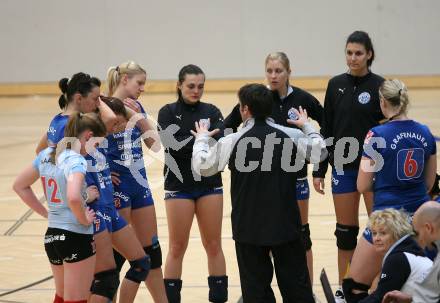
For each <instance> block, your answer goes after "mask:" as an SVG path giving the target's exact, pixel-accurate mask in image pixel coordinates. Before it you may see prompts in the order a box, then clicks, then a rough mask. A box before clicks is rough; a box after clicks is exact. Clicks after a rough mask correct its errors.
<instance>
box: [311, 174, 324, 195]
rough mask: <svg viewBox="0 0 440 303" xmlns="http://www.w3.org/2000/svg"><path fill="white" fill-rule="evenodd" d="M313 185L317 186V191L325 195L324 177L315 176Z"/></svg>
mask: <svg viewBox="0 0 440 303" xmlns="http://www.w3.org/2000/svg"><path fill="white" fill-rule="evenodd" d="M313 187H314V188H315V191H316V192H318V193H320V194H321V195H323V194H324V187H325V184H324V178H313Z"/></svg>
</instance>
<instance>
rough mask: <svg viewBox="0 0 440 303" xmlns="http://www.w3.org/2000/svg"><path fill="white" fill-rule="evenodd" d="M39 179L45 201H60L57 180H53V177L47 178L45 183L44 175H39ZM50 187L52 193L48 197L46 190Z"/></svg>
mask: <svg viewBox="0 0 440 303" xmlns="http://www.w3.org/2000/svg"><path fill="white" fill-rule="evenodd" d="M41 181H42V183H43V189H44V195H45V196H46V199H47V202H51V203H60V202H61V200H60V199H59V198H58V195H57V194H58V184H57V181H55V179H53V178H49V180H47V184H46V177H45V176H41ZM48 187H49V188H50V189H51V190H52V193H51V195H50V199H49V197H48V196H47V194H48V192H47V188H48Z"/></svg>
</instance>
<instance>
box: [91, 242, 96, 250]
mask: <svg viewBox="0 0 440 303" xmlns="http://www.w3.org/2000/svg"><path fill="white" fill-rule="evenodd" d="M90 245H92V252H93V253H96V243H95V240H93V241H92V243H90Z"/></svg>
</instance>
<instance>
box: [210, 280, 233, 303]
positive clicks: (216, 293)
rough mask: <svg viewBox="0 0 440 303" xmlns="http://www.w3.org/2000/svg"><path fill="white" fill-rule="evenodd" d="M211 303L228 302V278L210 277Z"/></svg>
mask: <svg viewBox="0 0 440 303" xmlns="http://www.w3.org/2000/svg"><path fill="white" fill-rule="evenodd" d="M208 285H209V302H214V303H224V302H227V301H228V276H209V277H208Z"/></svg>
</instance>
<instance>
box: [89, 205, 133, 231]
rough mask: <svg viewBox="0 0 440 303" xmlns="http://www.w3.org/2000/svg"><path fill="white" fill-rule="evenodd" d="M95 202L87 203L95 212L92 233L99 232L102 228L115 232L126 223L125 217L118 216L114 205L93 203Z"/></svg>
mask: <svg viewBox="0 0 440 303" xmlns="http://www.w3.org/2000/svg"><path fill="white" fill-rule="evenodd" d="M94 204H96V203H91V204H89V207H90V208H92V209H93V210H94V211H95V213H96V216H95V221H94V222H93V233H94V234H95V235H96V234H99V233H100V232H102V231H104V230H106V229H107V230H108V232H109V233H113V232H117V231H118V230H120V229H122V228H124V227H125V226H126V225H127V222H126V221H125V219H124V218H123V217H121V216H119V213H118V211H117V210H116V208H115V207H114V205H111V204H110V205H104V206H102V205H101V206H99V205H94Z"/></svg>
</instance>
